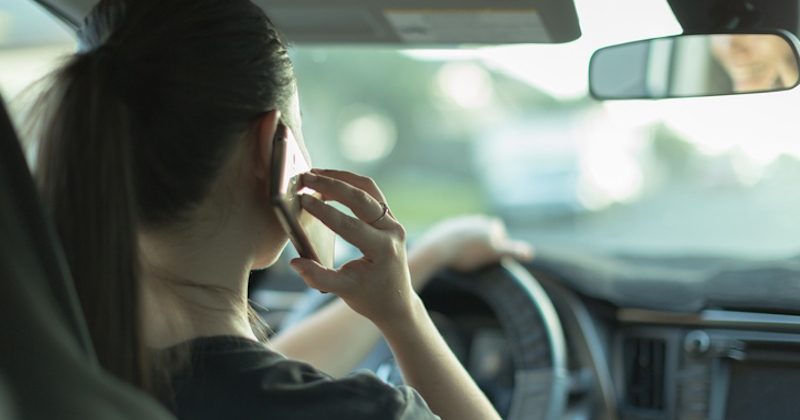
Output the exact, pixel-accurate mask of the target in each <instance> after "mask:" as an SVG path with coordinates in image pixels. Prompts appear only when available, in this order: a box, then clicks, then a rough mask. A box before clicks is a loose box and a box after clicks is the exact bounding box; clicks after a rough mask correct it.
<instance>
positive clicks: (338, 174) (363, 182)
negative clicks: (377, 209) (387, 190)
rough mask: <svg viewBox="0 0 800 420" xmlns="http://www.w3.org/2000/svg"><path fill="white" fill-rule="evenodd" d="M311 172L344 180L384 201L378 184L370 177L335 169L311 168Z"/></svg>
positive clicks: (379, 200)
mask: <svg viewBox="0 0 800 420" xmlns="http://www.w3.org/2000/svg"><path fill="white" fill-rule="evenodd" d="M311 172H313V173H315V174H318V175H322V176H325V177H329V178H333V179H337V180H340V181H344V182H346V183H348V184H350V185H352V186H354V187H356V188H359V189H361V190H364V191H366V192H367V194H369V195H370V196H372V198H374V199H375V200H377V201H378V202H381V201H383V202H385V201H386V198H385V197H384V196H383V193H382V192H381V190H380V188H378V184H376V183H375V181H373V180H372V178H369V177H366V176H361V175H357V174H354V173H352V172H347V171H337V170H334V169H313V170H312V171H311Z"/></svg>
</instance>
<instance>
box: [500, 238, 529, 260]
mask: <svg viewBox="0 0 800 420" xmlns="http://www.w3.org/2000/svg"><path fill="white" fill-rule="evenodd" d="M500 251H501V253H502V254H504V255H508V256H511V257H514V258H515V259H517V260H519V261H531V260H532V259H533V255H534V249H533V246H532V245H531V244H529V243H527V242H523V241H508V242H507V243H505V244H504V245H503V247H502V248H501V250H500Z"/></svg>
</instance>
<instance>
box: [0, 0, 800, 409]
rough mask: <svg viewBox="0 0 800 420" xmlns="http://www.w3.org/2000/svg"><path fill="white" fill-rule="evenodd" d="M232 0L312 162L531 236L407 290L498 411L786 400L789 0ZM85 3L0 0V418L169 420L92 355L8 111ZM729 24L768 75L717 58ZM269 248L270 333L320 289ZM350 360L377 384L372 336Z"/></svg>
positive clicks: (26, 151) (258, 288)
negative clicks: (762, 51) (286, 62)
mask: <svg viewBox="0 0 800 420" xmlns="http://www.w3.org/2000/svg"><path fill="white" fill-rule="evenodd" d="M254 3H256V4H257V5H259V6H260V7H262V8H263V9H264V10H265V11H266V13H267V14H268V15H269V16H270V17H271V18H272V19H273V20H274V22H275V23H276V25H277V26H278V27H279V28H281V29H282V30H283V31H284V33H285V34H286V36H287V37H288V38H289V39H290V40H291V41H292V42H293V43H294V44H295V47H294V51H293V52H292V54H293V56H292V59H293V62H294V63H295V66H296V71H297V75H298V85H299V90H300V96H301V101H302V102H303V103H304V104H303V105H302V106H303V107H304V109H303V112H304V125H305V127H304V132H305V137H306V139H307V143H308V146H309V149H310V150H312V152H311V153H312V154H314V155H315V160H316V162H315V164H317V165H324V166H335V167H337V166H346V167H347V168H348V169H352V170H356V171H359V172H365V173H366V174H367V175H369V176H372V177H374V178H375V179H376V180H377V181H378V183H379V184H380V185H382V186H385V187H384V188H385V191H386V193H387V197H388V198H389V200H390V201H391V202H392V203H393V207H392V208H393V211H394V212H395V213H396V214H397V215H398V218H399V220H400V221H401V222H403V223H404V224H407V227H408V229H409V232H411V233H412V235H411V237H412V238H413V236H414V234H418V233H419V232H421V231H423V230H424V227H425V226H428V225H430V224H431V223H432V222H434V221H436V220H439V219H441V218H443V217H446V216H451V215H458V214H464V213H473V212H481V213H491V214H494V215H497V216H499V217H501V218H502V219H503V220H504V222H505V223H506V225H507V226H508V230H509V233H510V234H511V235H512V236H515V237H519V238H523V239H526V240H529V241H531V242H532V243H533V244H534V245H535V247H536V255H535V258H534V259H533V260H532V261H530V262H518V261H515V260H512V259H503V260H502V261H501V262H500V263H498V264H493V265H490V266H488V267H485V268H482V269H480V270H477V271H475V272H470V273H463V272H457V271H453V270H444V271H441V272H440V273H438V274H437V276H436V278H435V279H434V280H433V281H432V282H431V283H430V285H429V286H427V287H426V288H425V290H423V291H422V292H421V294H420V295H421V297H422V299H423V301H424V302H425V305H426V307H427V309H428V311H429V313H430V314H431V317H432V319H433V320H434V322H435V323H436V325H437V327H438V328H439V331H440V333H441V334H442V336H443V337H444V338H445V340H446V341H447V343H448V344H449V345H450V347H451V348H452V349H453V351H454V353H455V354H456V355H457V356H458V357H459V359H460V360H461V362H462V363H463V364H464V366H465V367H466V368H467V370H468V371H469V373H470V374H471V375H472V377H473V378H474V379H475V381H476V383H477V384H478V385H479V386H480V387H481V389H482V390H483V391H484V392H485V393H486V394H487V396H489V399H490V400H491V401H492V403H493V404H494V405H495V407H496V408H497V410H498V412H499V413H500V414H501V415H502V417H503V418H507V419H534V420H544V419H547V420H556V419H576V420H577V419H598V420H605V419H607V420H613V419H622V420H628V419H630V420H633V419H642V420H644V419H648V420H655V419H687V420H691V419H698V420H699V419H720V420H721V419H730V420H737V419H758V418H771V419H795V418H800V405H798V404H796V401H797V397H798V396H800V393H798V391H797V390H798V386H797V385H798V383H800V220H795V219H797V216H796V215H797V214H799V213H798V212H797V211H798V210H800V201H799V200H798V199H797V198H796V197H797V194H796V192H797V189H798V187H800V146H798V145H800V142H797V141H796V129H795V127H793V125H792V124H791V122H792V121H795V120H796V117H795V116H794V115H793V110H794V109H793V104H794V103H796V102H794V101H797V95H798V94H797V92H796V86H797V85H798V84H800V75H799V73H798V67H800V66H799V64H800V54H799V53H798V51H800V41H798V35H799V34H800V7H799V6H798V3H799V2H798V0H647V1H645V0H498V1H494V2H490V3H489V2H485V1H480V0H462V1H452V0H427V1H421V0H412V1H398V0H373V1H364V0H293V1H289V0H254ZM94 4H96V0H0V93H2V94H3V96H5V99H6V100H7V101H8V102H6V101H0V106H2V109H0V110H1V111H2V115H0V197H1V198H0V238H2V239H0V279H1V280H2V281H0V287H1V288H2V289H1V290H0V319H2V328H0V343H2V345H0V354H1V356H0V418H11V419H14V418H20V419H23V418H24V419H29V418H30V419H51V418H64V419H73V418H74V419H95V418H97V419H99V418H119V419H128V418H130V419H133V418H136V419H139V418H148V419H151V418H152V419H161V418H164V419H166V418H172V417H171V415H170V414H169V413H168V412H167V411H165V410H164V409H163V408H162V407H161V406H160V405H159V404H158V403H157V402H156V401H155V400H152V399H151V398H149V397H147V396H145V395H144V394H143V393H140V392H138V391H137V390H135V389H133V388H132V387H130V386H128V385H125V384H123V383H122V382H120V381H118V380H116V379H114V378H112V377H111V376H110V375H107V374H105V373H104V372H102V370H101V369H100V367H99V366H98V364H97V361H96V359H95V357H94V352H93V349H92V345H91V342H90V339H89V337H88V333H87V330H86V325H85V320H84V318H83V314H82V313H81V311H80V308H79V305H78V304H77V300H76V297H75V292H74V289H73V286H72V283H71V279H70V274H69V272H68V270H67V269H66V265H65V262H64V258H63V255H62V251H61V250H60V245H59V243H58V240H57V238H56V236H55V234H54V231H53V228H52V226H51V224H52V222H51V221H49V220H48V218H47V216H46V215H45V212H44V211H43V209H42V206H41V203H40V202H39V199H38V197H37V194H36V189H35V186H34V183H33V180H32V178H31V176H30V169H29V164H28V163H26V158H27V157H29V156H30V154H31V153H32V152H31V150H32V148H34V147H35V141H33V140H30V139H20V138H19V136H18V135H17V132H19V130H18V129H15V124H16V121H17V119H18V116H17V115H16V114H15V110H16V109H17V105H18V102H21V101H24V100H25V95H24V94H23V93H20V92H23V91H24V89H23V87H22V85H23V84H25V85H27V84H28V83H30V82H32V81H33V80H32V79H31V78H34V77H33V76H29V77H28V78H27V79H25V80H26V81H25V82H24V83H23V82H20V81H19V80H22V79H24V78H23V77H21V76H20V75H21V74H23V73H30V74H31V75H34V74H40V75H43V74H44V73H45V72H46V71H45V69H46V68H48V67H47V66H43V65H41V63H40V62H39V61H36V60H39V59H38V58H37V59H36V60H34V59H33V58H30V57H34V55H33V54H40V53H41V52H42V51H44V50H43V48H44V47H47V46H52V45H57V46H60V47H58V48H55V49H54V51H56V53H54V54H53V56H54V58H52V59H50V60H51V63H57V60H56V58H57V56H58V55H59V54H63V53H64V52H65V51H68V49H69V48H71V47H73V46H74V45H73V44H70V42H72V41H70V36H71V34H74V31H76V30H77V29H78V28H79V27H80V24H81V22H82V20H83V17H84V16H86V14H87V13H88V12H89V10H90V9H91V8H92V7H93V6H94ZM29 9H30V10H29ZM31 10H32V11H31ZM17 15H19V16H22V18H19V19H23V18H25V19H27V18H30V19H31V20H30V21H26V20H15V19H17V18H16V17H15V16H17ZM34 15H36V16H35V19H34V17H33V16H34ZM37 19H38V20H37ZM40 20H48V21H49V23H48V24H50V25H55V26H56V29H53V30H52V32H51V30H50V29H47V30H44V29H39V28H40V26H38V25H39V23H38V22H39V21H40ZM9 22H10V23H9ZM4 25H5V26H4ZM42 25H44V23H42ZM41 28H44V26H41ZM48 28H49V27H48ZM59 31H60V32H59ZM64 34H66V35H64ZM745 39H747V40H749V41H748V42H754V43H756V42H763V43H764V44H763V45H766V43H770V45H772V46H773V47H772V48H773V49H774V50H775V51H779V52H780V54H781V58H780V60H781V61H780V63H781V64H780V69H779V71H778V73H776V74H774V75H772V76H771V77H772V78H771V79H770V83H769V84H767V85H763V86H761V85H755V84H753V83H751V82H753V80H755V79H756V78H757V77H760V75H762V74H763V71H764V69H765V68H767V67H768V65H767V64H759V63H755V62H749V63H745V64H741V63H738V62H736V63H734V62H733V61H726V58H725V56H724V53H723V52H720V51H722V48H723V47H727V48H733V47H730V46H731V45H734V44H736V43H737V42H742V43H743V42H744V40H745ZM737 45H738V44H737ZM752 45H755V44H752ZM759 45H762V44H759ZM63 46H66V47H63ZM48 48H49V47H48ZM26 51H27V52H26ZM25 54H29V55H27V56H26V55H25ZM19 57H23V58H22V59H18V58H19ZM24 57H29V58H24ZM37 57H38V56H37ZM14 60H16V61H14ZM34 61H36V63H38V64H36V66H38V67H36V71H33V70H32V69H33V68H34V67H31V66H32V64H31V63H33V62H34ZM40 61H41V60H40ZM53 65H55V64H49V66H50V67H52V66H53ZM26 66H27V67H26ZM737 66H738V67H737ZM3 68H5V69H6V70H8V69H11V70H8V73H4V70H3ZM12 70H13V71H12ZM14 72H15V73H14ZM37 77H38V76H37ZM29 79H31V80H29ZM34 79H35V78H34ZM748 83H750V84H748ZM14 98H20V99H14ZM498 104H499V105H498ZM6 107H8V109H9V110H10V111H9V112H8V113H7V111H6ZM364 137H369V138H370V139H374V142H373V143H371V144H366V143H364V141H363V140H362V141H360V140H359V139H361V138H364ZM793 140H794V141H793ZM411 244H412V245H413V240H412V242H411ZM292 252H293V250H292V249H291V248H289V249H287V250H286V251H285V254H287V255H285V256H284V257H282V258H281V260H280V261H279V262H278V263H277V264H276V265H275V266H274V267H271V268H270V269H268V270H265V271H261V272H254V273H252V274H251V283H250V290H249V293H250V298H251V300H252V301H253V302H254V303H255V304H256V305H257V307H258V308H262V309H260V310H261V312H262V313H261V315H262V316H263V317H264V319H265V320H266V322H267V323H268V324H269V325H270V326H271V328H272V329H274V330H276V331H279V330H280V329H282V328H288V327H289V326H291V325H292V324H293V323H295V322H297V321H298V320H300V319H303V318H304V317H306V316H308V315H310V314H311V313H313V312H314V311H316V310H318V309H319V308H321V307H323V306H324V305H326V304H327V303H329V302H330V301H331V300H332V299H335V298H336V297H335V296H332V295H330V294H320V293H318V292H316V291H313V290H307V289H306V287H305V285H304V284H303V283H302V281H301V280H300V279H299V277H298V276H297V275H296V274H295V273H293V272H292V271H291V270H290V269H289V268H288V261H289V259H290V258H291V254H292ZM352 252H353V250H352V249H349V248H347V247H346V246H345V245H343V244H337V258H346V256H347V255H351V253H352ZM360 368H364V369H369V370H371V371H373V372H375V373H376V374H377V375H378V376H379V377H380V378H381V379H383V380H384V381H386V382H387V383H390V384H402V377H401V375H400V371H399V368H398V367H397V364H396V363H395V362H394V359H393V357H392V354H391V351H390V350H389V348H388V346H387V345H386V343H385V342H380V343H378V344H377V345H376V346H375V348H374V349H373V351H372V352H371V353H370V354H369V356H368V357H366V358H365V359H364V361H363V363H362V364H361V366H360Z"/></svg>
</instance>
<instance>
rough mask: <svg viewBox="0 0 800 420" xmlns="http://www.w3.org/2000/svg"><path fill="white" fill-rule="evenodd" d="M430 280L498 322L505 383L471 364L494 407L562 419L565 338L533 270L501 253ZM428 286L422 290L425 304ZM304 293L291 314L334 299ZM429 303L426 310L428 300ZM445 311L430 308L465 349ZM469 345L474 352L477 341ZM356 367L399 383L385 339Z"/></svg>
mask: <svg viewBox="0 0 800 420" xmlns="http://www.w3.org/2000/svg"><path fill="white" fill-rule="evenodd" d="M431 286H433V287H435V288H436V289H437V290H438V295H439V296H442V295H443V294H444V295H446V296H449V297H447V298H446V299H448V300H449V301H450V302H451V303H455V304H456V306H458V301H454V299H453V298H459V299H461V298H463V297H466V296H469V297H468V298H467V299H466V300H470V299H471V300H473V301H476V300H477V301H480V302H481V304H482V305H483V306H485V307H487V308H488V309H487V310H489V311H491V313H492V315H493V318H495V319H496V321H497V323H498V324H499V329H500V330H502V338H501V339H502V343H503V344H501V346H502V347H503V350H504V351H506V352H507V353H508V355H509V356H510V357H509V358H510V363H509V364H508V366H506V369H505V370H507V371H508V373H509V374H508V375H506V376H510V377H511V378H509V379H510V380H508V381H506V382H509V384H507V385H506V384H501V383H499V382H502V380H500V379H499V377H495V378H492V379H491V380H490V381H492V382H494V383H486V379H485V378H483V380H481V381H479V380H478V379H479V378H477V377H476V373H475V372H473V371H472V370H470V373H471V374H472V375H473V377H475V379H476V382H478V384H479V385H480V386H481V388H483V389H484V392H486V393H487V395H488V396H489V397H490V399H491V400H492V402H493V403H494V404H495V407H496V408H497V410H498V412H500V414H501V415H503V417H504V418H506V419H511V420H522V419H533V420H557V419H561V417H562V415H563V413H564V409H565V406H566V401H567V394H568V390H569V375H568V371H567V367H566V359H567V356H566V343H565V340H564V333H563V330H562V329H561V322H560V321H559V319H558V315H557V314H556V311H555V308H554V307H553V304H552V302H551V301H550V299H549V297H548V296H547V294H546V293H545V291H544V290H543V289H542V287H541V286H540V285H539V283H538V282H537V281H536V279H535V278H534V277H533V275H531V273H530V272H529V271H528V270H527V269H525V267H523V266H522V265H521V264H519V263H518V262H517V261H515V260H513V259H512V258H505V259H503V260H502V261H501V262H500V263H499V264H494V265H491V266H488V267H486V268H484V269H481V270H478V271H475V272H472V273H459V272H454V271H443V272H441V273H439V274H438V275H437V276H436V278H435V279H434V280H433V281H432V282H431ZM431 286H429V287H431ZM427 290H428V288H426V291H427ZM426 291H423V293H421V296H422V298H423V301H425V303H426V305H429V302H428V301H427V300H426V296H428V295H429V294H427V293H426ZM307 296H308V297H309V299H306V301H305V302H303V303H301V304H300V305H298V306H297V307H296V308H295V309H294V310H293V312H292V314H291V315H290V317H289V318H290V319H292V320H294V321H296V320H298V319H302V318H303V317H305V316H308V315H309V314H311V313H313V312H314V311H316V310H318V309H319V308H321V307H322V306H324V305H325V304H326V303H327V302H328V301H330V300H331V299H332V297H331V296H330V295H322V294H319V293H313V294H309V295H307ZM461 300H462V301H463V300H465V299H461ZM462 303H463V302H462ZM439 306H441V305H439ZM445 306H453V305H445ZM462 306H463V305H462ZM428 308H429V310H430V309H431V306H428ZM462 309H463V308H462ZM446 312H447V310H446V309H440V308H436V312H434V311H431V318H432V319H433V320H434V322H435V323H436V324H437V327H439V330H440V332H441V333H442V335H443V336H444V338H445V340H446V341H447V342H448V344H450V345H451V347H452V348H453V350H454V352H455V353H456V354H457V355H459V353H461V354H464V353H465V352H464V351H458V350H457V349H456V348H455V347H459V345H458V341H459V340H455V339H452V337H451V336H452V335H453V334H451V332H452V331H454V329H451V328H448V324H452V323H453V321H451V320H449V317H448V314H447V313H446ZM290 322H291V321H290ZM448 331H449V332H448ZM471 339H472V337H468V340H471ZM462 343H463V340H462ZM461 347H463V346H461ZM472 347H473V348H472V351H473V353H475V352H476V351H475V349H474V348H475V346H474V345H473V346H472ZM461 350H464V349H461ZM495 359H496V358H495ZM494 361H496V360H494ZM463 362H464V360H462V363H463ZM359 368H367V369H370V370H372V371H373V372H375V373H376V374H377V375H378V376H379V377H381V378H382V379H384V380H385V381H387V382H389V383H393V384H400V383H402V378H401V377H400V372H399V369H398V368H397V365H396V363H395V362H394V357H393V356H392V354H391V351H390V350H389V347H388V345H386V342H385V341H383V340H381V342H379V343H378V344H377V345H376V346H375V348H374V349H373V350H372V352H371V353H370V354H369V355H368V356H367V357H366V358H365V360H364V362H363V363H362V364H361V366H360V367H359ZM504 396H505V397H504Z"/></svg>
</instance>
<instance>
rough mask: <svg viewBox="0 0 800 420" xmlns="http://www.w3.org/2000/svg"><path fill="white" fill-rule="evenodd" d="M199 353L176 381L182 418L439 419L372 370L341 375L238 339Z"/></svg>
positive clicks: (199, 342)
mask: <svg viewBox="0 0 800 420" xmlns="http://www.w3.org/2000/svg"><path fill="white" fill-rule="evenodd" d="M191 349H192V364H191V367H190V368H189V369H187V370H186V371H185V372H183V373H182V374H181V375H179V376H177V377H176V378H174V381H173V388H174V400H175V401H174V408H175V413H176V414H177V416H178V418H180V419H185V420H197V419H222V418H224V419H235V418H242V419H245V418H247V419H257V418H266V417H269V418H271V419H281V418H286V419H295V418H309V419H315V418H348V419H406V418H408V419H411V418H414V419H417V418H419V419H425V418H431V419H435V418H437V417H436V416H434V415H433V414H432V413H431V412H430V410H429V409H428V407H427V405H426V404H425V402H424V400H423V399H422V398H421V397H420V396H419V394H417V393H416V391H414V390H412V389H410V388H407V387H394V386H391V385H388V384H386V383H384V382H383V381H381V380H380V379H379V378H378V377H376V376H375V375H373V374H371V373H369V372H359V373H356V374H352V375H349V376H346V377H344V378H334V377H332V376H330V375H328V374H327V373H325V372H322V371H320V370H318V369H316V368H314V367H313V366H311V365H309V364H307V363H304V362H301V361H297V360H291V359H287V358H286V357H284V356H283V355H281V354H280V353H278V352H276V351H274V350H272V349H271V348H270V347H269V346H268V345H266V344H264V343H258V342H254V341H251V340H247V339H244V338H237V337H208V338H200V339H196V340H193V341H192V343H191Z"/></svg>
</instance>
